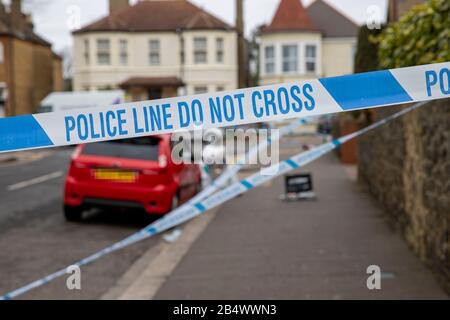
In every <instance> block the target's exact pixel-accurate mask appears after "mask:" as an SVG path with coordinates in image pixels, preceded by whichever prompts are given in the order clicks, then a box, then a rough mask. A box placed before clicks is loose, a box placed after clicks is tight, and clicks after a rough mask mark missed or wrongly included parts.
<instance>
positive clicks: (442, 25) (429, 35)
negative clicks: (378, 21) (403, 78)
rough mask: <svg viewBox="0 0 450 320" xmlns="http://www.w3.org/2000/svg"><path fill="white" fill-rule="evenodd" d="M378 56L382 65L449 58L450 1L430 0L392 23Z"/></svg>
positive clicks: (394, 66)
mask: <svg viewBox="0 0 450 320" xmlns="http://www.w3.org/2000/svg"><path fill="white" fill-rule="evenodd" d="M378 58H379V63H380V67H381V68H382V69H385V68H399V67H408V66H414V65H420V64H427V63H435V62H444V61H450V1H449V0H429V1H428V2H426V3H424V4H419V5H417V6H414V7H413V8H412V9H411V10H410V11H408V12H407V13H406V14H405V15H403V16H402V17H401V18H400V20H399V21H398V22H396V23H393V24H390V25H389V26H388V28H386V29H385V30H384V32H383V33H382V34H381V36H380V37H379V50H378Z"/></svg>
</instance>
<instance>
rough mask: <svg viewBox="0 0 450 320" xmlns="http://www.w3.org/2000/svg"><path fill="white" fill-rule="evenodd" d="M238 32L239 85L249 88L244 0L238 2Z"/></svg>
mask: <svg viewBox="0 0 450 320" xmlns="http://www.w3.org/2000/svg"><path fill="white" fill-rule="evenodd" d="M236 30H237V33H238V49H237V51H238V85H239V88H245V87H246V86H247V57H246V52H247V50H246V44H245V29H244V0H236Z"/></svg>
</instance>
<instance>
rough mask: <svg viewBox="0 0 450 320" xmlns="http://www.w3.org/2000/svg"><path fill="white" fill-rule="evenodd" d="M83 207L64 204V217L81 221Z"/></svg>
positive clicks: (73, 220)
mask: <svg viewBox="0 0 450 320" xmlns="http://www.w3.org/2000/svg"><path fill="white" fill-rule="evenodd" d="M82 216H83V209H82V208H81V207H71V206H64V217H65V218H66V220H67V221H71V222H77V221H81V218H82Z"/></svg>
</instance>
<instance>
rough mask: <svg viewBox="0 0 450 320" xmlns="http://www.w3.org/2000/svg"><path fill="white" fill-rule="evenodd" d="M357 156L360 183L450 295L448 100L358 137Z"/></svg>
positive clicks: (449, 110) (379, 113) (385, 111)
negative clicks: (381, 207) (384, 209)
mask: <svg viewBox="0 0 450 320" xmlns="http://www.w3.org/2000/svg"><path fill="white" fill-rule="evenodd" d="M396 109H398V108H388V109H387V110H381V111H378V118H382V117H384V116H386V115H387V114H390V113H393V112H395V111H396ZM358 157H359V177H358V178H359V181H360V183H361V184H364V185H365V186H367V187H368V190H369V192H370V193H372V194H373V195H374V196H375V197H376V198H377V199H378V200H379V201H380V202H381V203H382V204H383V205H384V206H385V208H386V209H387V210H386V212H387V215H388V217H387V218H388V220H389V221H390V222H391V223H392V225H393V226H395V227H396V228H397V229H398V230H400V231H401V232H402V234H403V235H404V237H405V239H406V241H407V242H408V244H409V245H410V246H411V248H412V249H413V250H414V252H415V253H416V254H417V255H418V256H419V257H420V258H421V259H422V260H423V261H424V262H425V263H426V264H427V265H429V266H430V267H431V268H432V269H433V271H434V272H435V273H436V275H437V276H438V278H439V279H440V280H441V283H443V285H444V288H445V289H446V290H447V291H448V292H450V99H446V100H439V101H434V102H431V103H429V104H428V105H426V106H424V107H422V108H421V109H419V110H416V111H413V112H411V113H410V114H407V115H406V116H404V117H402V118H401V119H398V120H396V121H394V122H392V123H390V124H389V125H387V126H385V127H382V128H380V129H378V130H375V131H374V132H372V133H370V134H368V135H366V136H365V137H363V138H361V139H360V140H359V152H358Z"/></svg>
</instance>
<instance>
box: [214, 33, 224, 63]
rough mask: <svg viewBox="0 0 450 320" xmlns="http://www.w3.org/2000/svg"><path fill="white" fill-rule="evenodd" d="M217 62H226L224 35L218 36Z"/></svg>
mask: <svg viewBox="0 0 450 320" xmlns="http://www.w3.org/2000/svg"><path fill="white" fill-rule="evenodd" d="M216 62H217V63H219V64H223V63H225V39H224V38H223V37H218V38H216Z"/></svg>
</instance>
